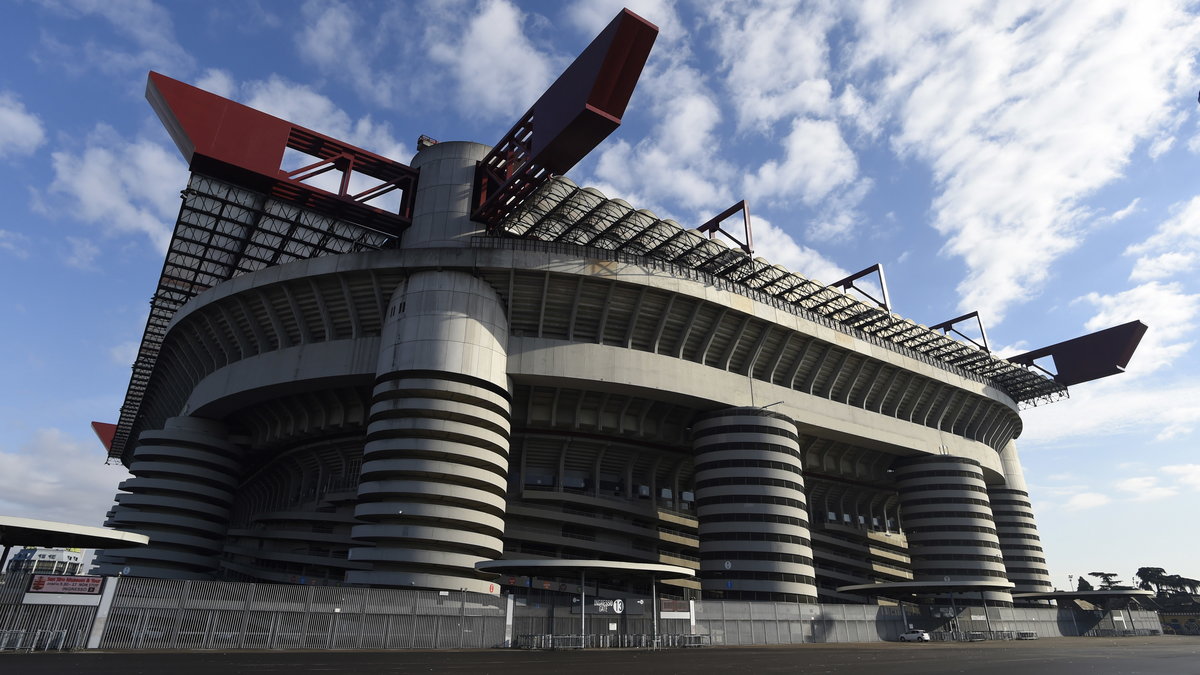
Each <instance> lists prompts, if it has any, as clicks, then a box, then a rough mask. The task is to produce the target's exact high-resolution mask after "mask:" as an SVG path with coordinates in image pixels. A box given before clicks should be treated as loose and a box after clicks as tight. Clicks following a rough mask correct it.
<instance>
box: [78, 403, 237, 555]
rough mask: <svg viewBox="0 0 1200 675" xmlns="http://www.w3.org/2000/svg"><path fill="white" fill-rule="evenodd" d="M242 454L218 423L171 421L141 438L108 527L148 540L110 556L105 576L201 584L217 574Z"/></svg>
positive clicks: (187, 420) (188, 420) (187, 418)
mask: <svg viewBox="0 0 1200 675" xmlns="http://www.w3.org/2000/svg"><path fill="white" fill-rule="evenodd" d="M239 455H240V451H239V450H238V449H237V448H236V447H234V446H233V445H232V444H231V443H229V442H228V441H227V440H226V437H225V427H224V425H223V424H221V423H219V422H213V421H210V420H204V419H199V418H194V417H174V418H171V419H169V420H167V424H166V427H165V428H164V429H162V430H159V431H147V432H143V433H142V435H141V436H140V437H139V439H138V447H137V449H136V450H135V451H134V454H133V462H132V463H131V464H130V466H129V470H130V472H131V473H133V476H134V477H133V478H130V479H128V480H126V481H124V482H123V483H121V485H120V486H119V487H120V489H121V490H124V491H125V492H126V493H128V494H118V495H117V506H116V507H115V508H114V509H113V510H112V512H111V513H112V515H111V516H110V517H109V519H108V520H107V521H106V522H105V525H106V526H108V527H114V528H117V529H120V530H127V531H131V532H138V533H141V534H145V535H149V537H150V543H149V544H148V545H146V546H143V547H141V548H133V549H122V550H119V551H117V550H113V551H105V552H104V553H103V554H102V555H101V556H100V558H99V559H98V562H99V563H100V570H101V573H102V574H114V575H115V574H118V573H122V572H123V571H124V568H125V567H129V568H130V570H129V572H127V574H131V575H134V576H152V577H160V578H188V579H195V578H204V577H207V576H210V575H212V573H213V572H215V570H216V568H217V556H218V554H219V553H220V551H221V547H222V543H223V541H224V537H225V531H226V528H227V527H228V523H229V507H230V504H231V503H232V502H233V497H234V492H235V491H236V489H237V482H238V473H239V471H240V459H239Z"/></svg>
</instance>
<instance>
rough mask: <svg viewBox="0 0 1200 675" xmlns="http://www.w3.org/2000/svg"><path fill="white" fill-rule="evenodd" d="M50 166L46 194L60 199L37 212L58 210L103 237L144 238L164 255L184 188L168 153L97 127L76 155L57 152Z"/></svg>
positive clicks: (181, 168) (179, 163) (178, 163)
mask: <svg viewBox="0 0 1200 675" xmlns="http://www.w3.org/2000/svg"><path fill="white" fill-rule="evenodd" d="M51 160H52V164H53V167H54V181H53V182H52V183H51V184H50V187H49V192H50V193H51V194H54V195H58V196H61V197H63V198H64V199H63V200H62V201H60V202H57V203H55V204H54V205H52V206H49V207H47V206H45V205H43V207H42V208H49V209H50V210H57V209H63V210H65V211H67V212H69V213H70V214H71V215H73V216H74V217H76V218H78V219H79V220H82V221H85V222H89V223H94V224H98V225H100V226H101V227H102V228H103V229H104V231H105V233H106V234H109V235H117V234H128V233H141V234H145V235H146V236H148V237H149V238H150V240H151V241H152V242H154V245H155V246H156V247H158V248H159V249H160V250H164V251H165V250H166V247H167V243H168V242H169V241H170V239H171V231H172V229H173V228H174V222H175V217H176V215H177V214H178V212H179V189H180V186H182V185H186V184H187V166H186V165H185V164H184V163H183V160H181V159H180V158H179V155H178V154H177V153H176V152H175V150H174V149H173V148H170V149H169V148H167V147H166V146H163V145H161V144H159V143H155V142H153V141H150V140H147V139H144V138H139V139H135V140H132V141H130V140H126V139H124V138H122V137H120V136H119V135H118V134H117V133H116V132H115V131H114V130H113V129H111V128H109V127H107V126H104V125H98V126H97V127H96V129H95V130H94V131H93V132H92V133H91V134H90V135H89V136H88V138H87V141H86V142H85V144H84V147H83V149H82V150H81V151H79V152H78V154H76V153H74V152H71V151H68V150H63V151H59V152H55V153H53V154H52V155H51Z"/></svg>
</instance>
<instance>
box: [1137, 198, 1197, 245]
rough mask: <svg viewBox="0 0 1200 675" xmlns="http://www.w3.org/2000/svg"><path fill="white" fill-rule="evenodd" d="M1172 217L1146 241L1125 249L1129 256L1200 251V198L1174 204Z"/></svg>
mask: <svg viewBox="0 0 1200 675" xmlns="http://www.w3.org/2000/svg"><path fill="white" fill-rule="evenodd" d="M1170 210H1171V217H1169V218H1167V220H1165V221H1163V222H1162V223H1161V224H1160V225H1159V226H1158V228H1157V229H1156V230H1155V231H1154V234H1153V235H1151V236H1150V237H1148V238H1147V239H1146V240H1145V241H1142V242H1140V243H1137V244H1134V245H1132V246H1130V247H1129V248H1127V249H1125V253H1126V254H1127V255H1145V254H1147V253H1151V254H1152V253H1162V252H1177V251H1180V250H1185V251H1186V250H1191V251H1200V197H1193V198H1192V199H1190V200H1189V201H1187V202H1180V203H1178V204H1173V205H1172V206H1171V208H1170Z"/></svg>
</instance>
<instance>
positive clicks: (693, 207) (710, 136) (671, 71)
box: [595, 50, 737, 224]
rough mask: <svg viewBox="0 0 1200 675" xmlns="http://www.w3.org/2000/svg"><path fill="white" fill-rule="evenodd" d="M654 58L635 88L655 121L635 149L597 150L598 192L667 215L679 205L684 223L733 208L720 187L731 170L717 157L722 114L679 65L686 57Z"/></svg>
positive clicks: (610, 146) (620, 144)
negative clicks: (647, 101) (642, 91)
mask: <svg viewBox="0 0 1200 675" xmlns="http://www.w3.org/2000/svg"><path fill="white" fill-rule="evenodd" d="M661 56H662V57H663V58H662V59H660V61H659V62H658V64H656V65H655V66H654V67H652V68H650V67H648V69H647V72H646V73H644V74H643V77H642V79H643V82H642V84H640V85H639V88H643V87H644V88H645V90H646V91H647V92H648V95H649V97H650V99H651V101H650V103H651V105H650V108H651V114H652V116H653V118H654V119H656V120H658V121H657V123H656V125H655V127H654V129H653V131H652V132H651V133H650V134H648V135H647V136H646V137H645V138H643V139H642V140H641V141H639V142H638V143H637V144H636V145H631V144H630V143H628V142H627V141H624V140H621V141H617V142H615V143H614V142H611V141H610V142H608V143H606V144H605V145H604V146H603V149H602V150H601V151H600V153H599V157H598V161H597V163H596V170H595V173H596V179H597V181H598V185H597V187H599V188H600V189H601V190H603V191H605V192H607V193H611V194H613V195H616V196H620V197H621V198H622V199H626V200H628V201H629V202H631V203H633V204H637V205H639V206H642V207H645V208H649V209H654V210H657V211H661V212H666V213H669V209H668V208H667V207H668V206H673V205H675V204H679V205H681V206H682V207H683V208H686V209H689V212H688V213H687V214H686V215H684V216H682V217H683V218H685V219H700V218H706V217H707V216H709V215H712V214H713V213H714V212H719V211H721V210H724V209H725V208H726V207H728V206H730V205H732V204H733V203H734V202H735V201H737V200H736V199H735V198H734V197H733V196H732V193H731V192H730V190H729V188H728V187H727V186H728V185H729V183H730V182H731V180H732V178H733V176H734V170H733V167H732V165H730V164H729V162H728V161H727V160H726V159H725V158H723V157H722V156H721V150H720V147H721V138H720V134H719V133H718V132H719V125H720V123H721V109H720V106H719V105H718V104H717V101H716V99H715V97H714V96H713V95H712V93H711V92H710V91H709V90H708V88H707V86H706V85H705V82H704V79H703V76H702V75H701V74H700V72H699V71H697V70H695V69H694V68H691V67H688V66H686V65H683V62H684V60H685V57H686V51H670V50H665V51H664V53H663V54H662V55H661ZM700 222H703V221H702V220H696V223H695V224H699V223H700Z"/></svg>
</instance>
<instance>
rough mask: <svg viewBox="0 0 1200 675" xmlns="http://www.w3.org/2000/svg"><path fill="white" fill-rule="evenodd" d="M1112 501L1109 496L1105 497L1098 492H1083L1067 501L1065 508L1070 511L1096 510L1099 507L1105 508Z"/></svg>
mask: <svg viewBox="0 0 1200 675" xmlns="http://www.w3.org/2000/svg"><path fill="white" fill-rule="evenodd" d="M1111 501H1112V498H1111V497H1109V496H1108V495H1103V494H1100V493H1098V492H1082V493H1080V494H1077V495H1075V496H1074V497H1071V498H1070V499H1068V500H1067V502H1066V503H1065V504H1063V508H1064V509H1066V510H1068V511H1083V510H1085V509H1094V508H1096V507H1098V506H1104V505H1105V504H1108V503H1109V502H1111Z"/></svg>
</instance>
